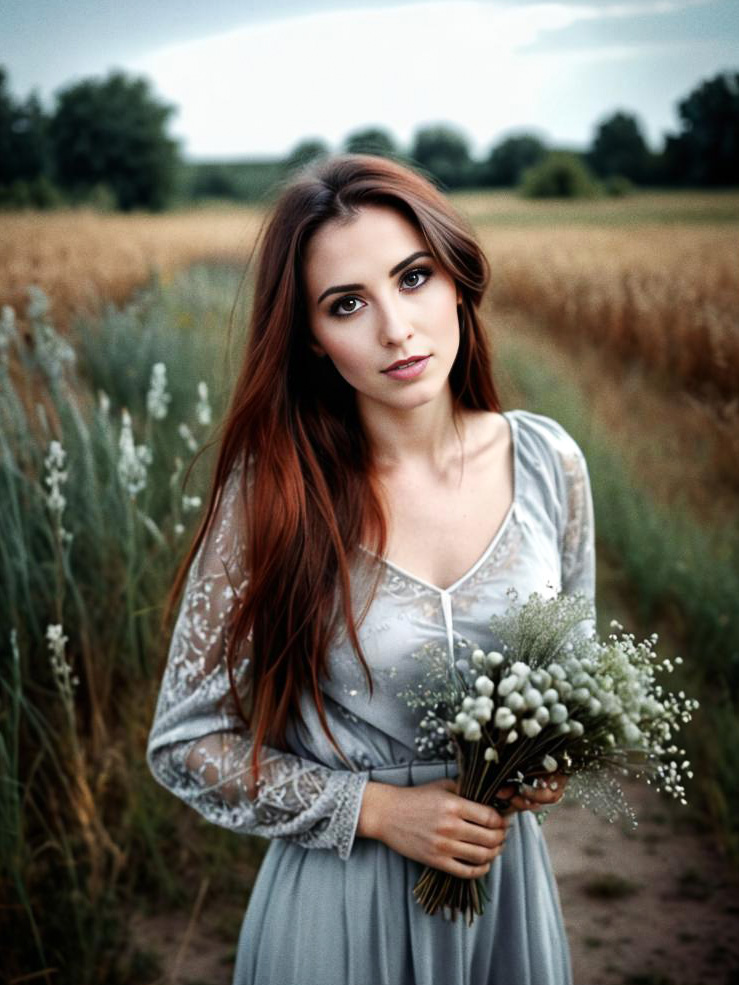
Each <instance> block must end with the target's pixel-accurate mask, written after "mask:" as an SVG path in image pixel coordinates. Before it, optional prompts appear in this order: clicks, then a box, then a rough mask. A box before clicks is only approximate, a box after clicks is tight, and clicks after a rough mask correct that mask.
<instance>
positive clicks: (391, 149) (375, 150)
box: [344, 127, 399, 158]
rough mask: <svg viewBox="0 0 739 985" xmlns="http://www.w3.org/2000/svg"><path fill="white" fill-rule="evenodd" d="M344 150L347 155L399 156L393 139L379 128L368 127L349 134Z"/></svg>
mask: <svg viewBox="0 0 739 985" xmlns="http://www.w3.org/2000/svg"><path fill="white" fill-rule="evenodd" d="M344 150H345V151H346V152H347V153H349V154H377V155H379V156H380V157H392V158H397V157H398V156H399V155H398V149H397V147H396V145H395V141H394V140H393V138H392V137H391V136H390V134H389V133H388V132H387V130H381V129H380V128H379V127H368V128H367V129H365V130H355V131H354V132H353V133H350V134H349V136H348V137H347V138H346V140H345V141H344Z"/></svg>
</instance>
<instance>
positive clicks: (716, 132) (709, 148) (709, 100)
mask: <svg viewBox="0 0 739 985" xmlns="http://www.w3.org/2000/svg"><path fill="white" fill-rule="evenodd" d="M678 114H679V116H680V119H681V121H682V132H681V133H679V134H668V135H667V136H666V140H665V150H664V161H665V170H666V173H667V175H668V176H669V177H670V178H671V179H672V180H673V181H676V182H678V183H680V184H688V185H713V186H729V185H739V72H733V73H731V72H724V73H720V74H719V75H716V76H714V77H713V78H712V79H707V80H705V81H703V82H701V83H700V85H698V86H696V88H695V89H693V91H692V92H690V93H689V94H688V95H687V96H686V98H685V99H683V100H682V101H681V102H680V103H679V104H678Z"/></svg>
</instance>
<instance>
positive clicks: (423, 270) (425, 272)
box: [403, 267, 431, 288]
mask: <svg viewBox="0 0 739 985" xmlns="http://www.w3.org/2000/svg"><path fill="white" fill-rule="evenodd" d="M430 276H431V269H430V268H429V267H414V268H413V269H412V270H408V271H407V272H406V273H405V274H403V280H404V281H405V279H406V278H407V277H415V278H418V277H425V278H426V280H428V278H429V277H430ZM421 283H422V284H425V283H426V281H421ZM408 286H409V287H411V288H414V287H418V286H419V284H418V280H416V281H415V282H414V283H413V284H409V285H408Z"/></svg>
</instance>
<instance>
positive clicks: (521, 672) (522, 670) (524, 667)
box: [511, 660, 531, 680]
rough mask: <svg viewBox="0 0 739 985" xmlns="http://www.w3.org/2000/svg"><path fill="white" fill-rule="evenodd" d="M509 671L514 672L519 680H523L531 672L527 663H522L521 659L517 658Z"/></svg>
mask: <svg viewBox="0 0 739 985" xmlns="http://www.w3.org/2000/svg"><path fill="white" fill-rule="evenodd" d="M511 673H512V674H515V675H516V676H517V677H520V678H521V680H524V679H525V678H527V677H528V676H529V674H530V673H531V667H529V665H528V664H526V663H524V662H523V660H517V661H516V662H515V663H514V664H513V665H512V666H511Z"/></svg>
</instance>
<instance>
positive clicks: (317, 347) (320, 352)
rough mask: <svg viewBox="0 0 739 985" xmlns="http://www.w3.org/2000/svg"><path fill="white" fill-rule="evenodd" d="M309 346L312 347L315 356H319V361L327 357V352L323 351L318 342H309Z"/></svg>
mask: <svg viewBox="0 0 739 985" xmlns="http://www.w3.org/2000/svg"><path fill="white" fill-rule="evenodd" d="M308 345H309V346H310V348H311V350H312V351H313V353H314V355H316V356H318V358H319V359H321V358H322V357H323V356H325V355H326V352H325V350H324V349H322V348H321V346H320V345H319V344H318V343H317V342H309V343H308Z"/></svg>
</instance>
